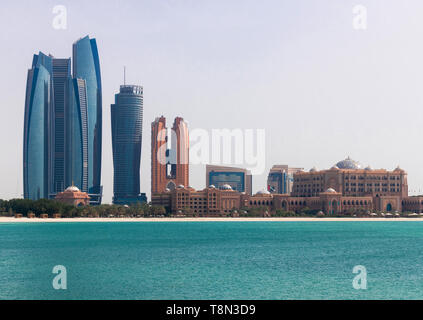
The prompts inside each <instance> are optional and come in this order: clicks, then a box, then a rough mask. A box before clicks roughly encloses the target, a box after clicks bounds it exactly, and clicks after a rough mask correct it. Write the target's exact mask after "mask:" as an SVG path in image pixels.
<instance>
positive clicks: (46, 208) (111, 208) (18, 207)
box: [0, 199, 168, 218]
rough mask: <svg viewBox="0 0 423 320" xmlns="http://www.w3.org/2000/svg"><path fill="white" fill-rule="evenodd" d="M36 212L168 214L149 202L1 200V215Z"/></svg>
mask: <svg viewBox="0 0 423 320" xmlns="http://www.w3.org/2000/svg"><path fill="white" fill-rule="evenodd" d="M31 212H32V213H34V214H35V215H36V216H37V217H39V216H40V214H42V213H47V214H48V215H49V216H51V215H53V214H55V213H59V214H61V215H62V217H64V218H73V217H101V218H106V217H111V216H113V217H122V216H123V217H134V218H135V217H151V216H153V217H155V216H168V213H167V212H166V209H165V208H164V207H162V206H152V205H151V204H147V203H136V204H133V205H131V206H121V205H109V204H102V205H99V206H86V207H74V206H72V205H69V204H66V203H63V202H59V201H56V200H49V199H40V200H36V201H34V200H28V199H12V200H0V216H13V215H14V214H16V213H21V214H22V215H23V216H28V213H31Z"/></svg>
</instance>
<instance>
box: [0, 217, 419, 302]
mask: <svg viewBox="0 0 423 320" xmlns="http://www.w3.org/2000/svg"><path fill="white" fill-rule="evenodd" d="M55 265H64V266H65V267H66V269H67V287H68V288H67V290H54V289H53V286H52V280H53V278H54V277H55V274H53V273H52V269H53V267H54V266H55ZM356 265H363V266H365V267H366V269H367V290H355V289H354V288H353V286H352V280H353V278H354V277H355V276H356V274H353V272H352V269H353V267H354V266H356ZM0 299H423V223H420V222H157V223H156V222H148V223H137V222H118V223H107V222H106V223H95V222H88V223H10V224H6V223H5V224H0Z"/></svg>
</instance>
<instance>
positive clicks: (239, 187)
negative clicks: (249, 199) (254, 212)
mask: <svg viewBox="0 0 423 320" xmlns="http://www.w3.org/2000/svg"><path fill="white" fill-rule="evenodd" d="M252 180H253V178H252V175H251V172H250V171H249V170H247V169H243V168H234V167H224V166H216V165H206V184H207V185H208V186H209V185H213V186H215V187H216V188H218V189H222V188H223V187H224V186H225V185H230V186H231V188H232V190H235V191H238V192H245V193H246V194H249V195H251V194H252Z"/></svg>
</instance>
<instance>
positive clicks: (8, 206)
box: [0, 199, 421, 218]
mask: <svg viewBox="0 0 423 320" xmlns="http://www.w3.org/2000/svg"><path fill="white" fill-rule="evenodd" d="M0 216H2V217H28V218H48V217H50V218H60V217H62V218H91V217H92V218H114V217H122V218H143V217H199V216H200V215H199V214H198V213H195V212H193V211H192V210H191V209H190V208H186V209H184V210H180V211H178V212H177V213H171V212H169V211H167V210H166V208H165V207H163V206H155V205H151V203H135V204H133V205H130V206H128V205H113V204H112V205H111V204H102V205H99V206H81V207H75V206H72V205H69V204H66V203H62V202H59V201H56V200H48V199H40V200H28V199H12V200H0ZM202 216H203V215H202ZM213 216H217V217H385V218H386V217H392V218H395V217H420V216H421V215H419V214H417V213H413V212H402V213H399V212H395V213H383V212H369V211H365V210H356V211H352V210H349V211H347V212H339V213H337V214H336V215H325V214H324V213H323V212H322V211H319V210H311V209H309V208H303V209H302V210H300V211H297V212H295V211H284V210H280V209H278V210H276V211H274V212H269V211H268V208H267V207H259V208H241V209H240V210H236V209H233V210H231V211H230V212H228V213H221V214H218V215H213Z"/></svg>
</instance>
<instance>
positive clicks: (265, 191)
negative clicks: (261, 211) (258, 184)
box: [257, 190, 270, 194]
mask: <svg viewBox="0 0 423 320" xmlns="http://www.w3.org/2000/svg"><path fill="white" fill-rule="evenodd" d="M257 194H270V192H269V191H267V190H260V191H258V192H257Z"/></svg>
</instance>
